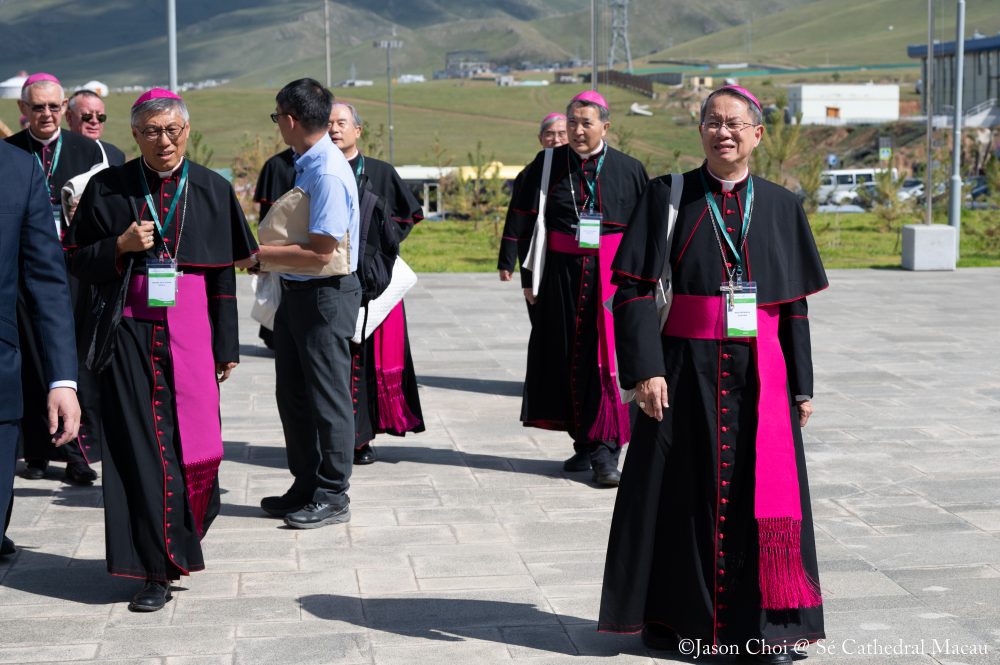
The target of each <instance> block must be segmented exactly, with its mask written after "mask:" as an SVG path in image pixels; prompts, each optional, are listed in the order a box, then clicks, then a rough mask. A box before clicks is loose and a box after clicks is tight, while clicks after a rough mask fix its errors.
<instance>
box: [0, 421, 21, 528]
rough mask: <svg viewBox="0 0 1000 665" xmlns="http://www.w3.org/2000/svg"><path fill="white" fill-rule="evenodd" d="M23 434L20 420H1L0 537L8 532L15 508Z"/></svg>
mask: <svg viewBox="0 0 1000 665" xmlns="http://www.w3.org/2000/svg"><path fill="white" fill-rule="evenodd" d="M20 434H21V428H20V424H19V421H17V420H8V421H6V422H0V520H2V524H3V528H0V538H2V537H3V535H4V534H6V533H7V526H8V525H9V524H10V513H11V511H12V510H13V508H14V468H15V465H16V464H17V439H18V437H19V436H20Z"/></svg>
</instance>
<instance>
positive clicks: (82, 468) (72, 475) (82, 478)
mask: <svg viewBox="0 0 1000 665" xmlns="http://www.w3.org/2000/svg"><path fill="white" fill-rule="evenodd" d="M64 480H65V481H66V482H68V483H74V484H76V485H93V484H94V481H95V480H97V472H96V471H94V470H93V469H91V468H90V467H89V466H87V463H86V462H70V463H69V464H67V465H66V477H65V478H64Z"/></svg>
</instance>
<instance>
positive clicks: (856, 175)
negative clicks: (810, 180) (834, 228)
mask: <svg viewBox="0 0 1000 665" xmlns="http://www.w3.org/2000/svg"><path fill="white" fill-rule="evenodd" d="M883 170H884V169H835V170H832V171H823V173H822V174H821V175H820V183H819V191H818V192H817V198H818V199H819V202H820V203H833V204H836V205H840V204H844V203H852V202H854V201H855V200H856V199H857V193H856V192H855V191H854V190H855V189H856V188H857V187H858V185H863V184H865V183H866V182H874V181H875V174H876V173H881V172H882V171H883ZM898 178H899V173H898V172H897V171H896V169H892V179H893V180H896V179H898Z"/></svg>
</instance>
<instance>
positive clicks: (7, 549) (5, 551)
mask: <svg viewBox="0 0 1000 665" xmlns="http://www.w3.org/2000/svg"><path fill="white" fill-rule="evenodd" d="M15 552H17V548H16V547H14V541H13V540H11V539H10V538H8V537H7V536H4V537H3V541H2V542H0V556H10V555H11V554H14V553H15Z"/></svg>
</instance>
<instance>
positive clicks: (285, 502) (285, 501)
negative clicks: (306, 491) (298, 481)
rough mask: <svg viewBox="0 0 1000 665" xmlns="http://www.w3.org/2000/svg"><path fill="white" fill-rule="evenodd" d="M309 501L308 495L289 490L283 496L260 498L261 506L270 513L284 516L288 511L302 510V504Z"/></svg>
mask: <svg viewBox="0 0 1000 665" xmlns="http://www.w3.org/2000/svg"><path fill="white" fill-rule="evenodd" d="M307 503H309V498H308V497H303V496H302V495H301V494H296V493H294V492H292V491H291V490H289V491H287V492H285V493H284V494H282V495H281V496H265V497H264V498H263V499H261V500H260V507H261V509H262V510H263V511H264V512H265V513H267V514H268V515H273V516H275V517H284V516H285V515H287V514H288V513H294V512H296V511H298V510H302V506H304V505H306V504H307Z"/></svg>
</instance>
